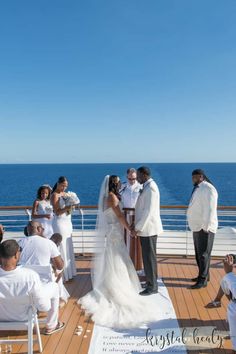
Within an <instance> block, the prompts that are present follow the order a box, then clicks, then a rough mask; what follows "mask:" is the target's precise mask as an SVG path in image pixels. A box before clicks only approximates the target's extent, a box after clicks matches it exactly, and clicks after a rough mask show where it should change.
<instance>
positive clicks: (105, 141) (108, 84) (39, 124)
mask: <svg viewBox="0 0 236 354" xmlns="http://www.w3.org/2000/svg"><path fill="white" fill-rule="evenodd" d="M235 18H236V1H235V0H227V1H223V0H221V1H220V0H197V1H189V0H147V1H143V0H119V1H117V0H99V1H98V0H96V1H95V0H84V1H80V0H71V1H65V0H64V1H61V0H56V1H55V0H50V1H48V0H40V1H32V0H29V1H26V0H21V1H18V0H11V1H4V2H3V1H2V2H1V4H0V53H1V55H0V120H1V144H0V145H1V149H0V163H28V162H29V163H37V162H61V163H62V162H88V163H89V162H218V161H220V162H228V161H232V162H235V161H236V159H235V156H236V155H235V151H236V138H235V135H236V99H235V97H236V69H235V68H236V66H235V63H236V46H235V43H236V21H235Z"/></svg>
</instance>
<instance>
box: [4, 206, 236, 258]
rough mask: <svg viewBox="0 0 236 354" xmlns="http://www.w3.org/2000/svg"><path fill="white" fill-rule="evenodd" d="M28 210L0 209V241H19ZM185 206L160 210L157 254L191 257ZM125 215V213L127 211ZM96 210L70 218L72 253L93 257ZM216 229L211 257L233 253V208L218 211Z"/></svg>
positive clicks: (84, 210) (235, 241) (235, 250)
mask: <svg viewBox="0 0 236 354" xmlns="http://www.w3.org/2000/svg"><path fill="white" fill-rule="evenodd" d="M29 209H30V207H27V206H23V207H0V223H2V224H3V225H4V227H5V230H6V231H5V235H4V238H16V239H18V238H20V237H23V229H24V227H25V225H26V224H27V222H28V220H29V213H28V212H27V210H29ZM186 209H187V208H186V206H162V207H161V219H162V223H163V228H164V233H163V234H162V235H160V236H159V237H158V241H157V254H162V255H164V254H166V255H168V254H170V255H174V254H175V255H184V256H188V255H193V254H194V246H193V241H192V233H191V232H190V231H189V229H188V227H187V220H186ZM127 213H129V211H128V210H127ZM96 217H97V209H96V207H94V206H81V208H80V209H76V210H75V211H74V212H73V215H72V222H73V244H74V249H75V252H76V253H93V252H94V247H95V242H94V241H95V237H96V236H95V225H96ZM218 217H219V229H218V232H217V234H216V236H215V242H214V247H213V252H212V255H214V256H224V255H225V254H226V253H236V207H219V209H218Z"/></svg>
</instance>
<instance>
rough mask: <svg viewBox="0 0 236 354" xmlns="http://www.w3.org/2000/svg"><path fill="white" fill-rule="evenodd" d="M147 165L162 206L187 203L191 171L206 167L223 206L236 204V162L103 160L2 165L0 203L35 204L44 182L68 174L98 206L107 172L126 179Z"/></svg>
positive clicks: (86, 199) (80, 191)
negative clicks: (133, 170)
mask: <svg viewBox="0 0 236 354" xmlns="http://www.w3.org/2000/svg"><path fill="white" fill-rule="evenodd" d="M141 165H146V166H148V167H149V168H150V169H151V172H152V177H153V178H154V180H155V181H156V182H157V184H158V186H159V189H160V195H161V205H186V204H188V201H189V197H190V194H191V190H192V180H191V172H192V170H194V169H196V168H202V169H203V170H204V171H205V173H206V175H207V176H208V177H209V178H210V180H211V181H212V183H213V184H214V185H215V187H216V189H217V190H218V193H219V205H227V206H228V205H236V163H139V164H137V163H135V164H133V163H116V164H114V163H107V164H104V163H101V164H1V165H0V205H1V206H7V205H32V203H33V201H34V199H35V197H36V192H37V189H38V188H39V186H41V185H42V184H46V183H47V184H50V185H51V186H53V185H54V184H55V183H56V181H57V179H58V177H59V176H66V177H67V179H68V181H69V188H68V190H70V191H73V192H76V193H77V194H78V196H79V198H80V200H81V205H97V200H98V194H99V189H100V185H101V183H102V180H103V178H104V176H105V175H107V174H110V175H111V174H116V175H119V176H120V178H121V181H125V180H126V179H125V176H126V170H127V169H128V168H129V167H135V168H137V167H139V166H141Z"/></svg>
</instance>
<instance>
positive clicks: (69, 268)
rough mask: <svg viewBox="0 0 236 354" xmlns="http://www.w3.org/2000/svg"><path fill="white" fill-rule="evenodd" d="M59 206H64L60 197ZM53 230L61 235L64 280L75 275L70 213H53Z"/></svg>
mask: <svg viewBox="0 0 236 354" xmlns="http://www.w3.org/2000/svg"><path fill="white" fill-rule="evenodd" d="M59 205H60V208H64V207H65V202H64V200H63V198H62V197H60V199H59ZM52 226H53V232H54V233H59V234H61V236H62V242H61V245H60V252H61V257H62V259H63V261H64V272H63V278H64V280H65V281H68V280H70V279H72V278H73V277H74V276H75V275H76V266H75V256H74V248H73V243H72V222H71V215H70V214H69V215H68V214H67V213H63V214H61V215H54V218H53V224H52Z"/></svg>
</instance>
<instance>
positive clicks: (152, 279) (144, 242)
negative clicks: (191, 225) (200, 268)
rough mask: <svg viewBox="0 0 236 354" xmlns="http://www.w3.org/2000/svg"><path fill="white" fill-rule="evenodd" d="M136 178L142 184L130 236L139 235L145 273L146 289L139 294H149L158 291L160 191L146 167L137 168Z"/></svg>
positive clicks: (160, 223) (160, 225)
mask: <svg viewBox="0 0 236 354" xmlns="http://www.w3.org/2000/svg"><path fill="white" fill-rule="evenodd" d="M137 179H138V182H139V183H140V184H142V185H143V189H142V190H141V193H140V195H139V198H138V200H137V203H136V207H135V230H134V231H133V232H132V236H140V240H141V247H142V256H143V265H144V271H145V274H146V289H145V290H143V291H142V292H140V295H151V294H156V293H157V292H158V286H157V260H156V243H157V235H160V233H162V231H163V229H162V222H161V218H160V193H159V189H158V187H157V184H156V183H155V182H154V180H153V179H152V178H151V171H150V169H149V168H148V167H145V166H142V167H139V168H138V170H137Z"/></svg>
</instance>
